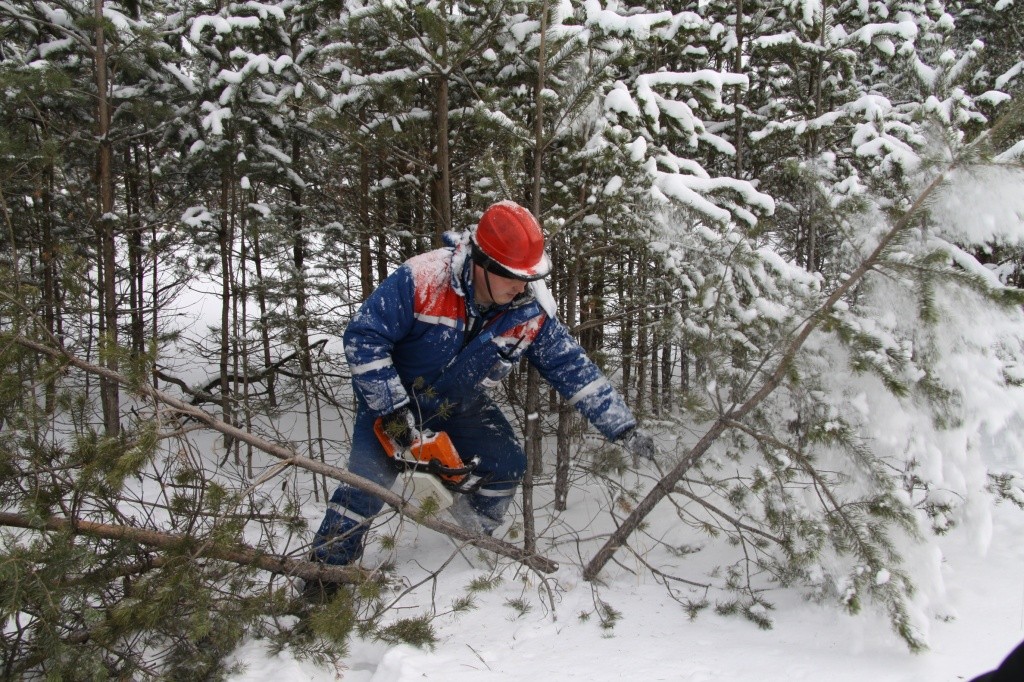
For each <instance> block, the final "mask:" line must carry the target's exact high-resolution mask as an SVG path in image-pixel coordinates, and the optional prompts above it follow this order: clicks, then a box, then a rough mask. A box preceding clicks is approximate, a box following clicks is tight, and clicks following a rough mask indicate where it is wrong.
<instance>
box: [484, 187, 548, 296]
mask: <svg viewBox="0 0 1024 682" xmlns="http://www.w3.org/2000/svg"><path fill="white" fill-rule="evenodd" d="M472 240H473V247H474V248H473V260H474V261H475V262H476V263H477V264H478V265H480V266H481V267H482V268H484V269H485V270H487V271H488V272H492V273H494V274H496V275H498V276H499V277H508V278H510V279H519V280H525V281H532V280H535V279H541V278H542V277H545V276H546V275H547V274H548V273H549V272H551V259H550V258H548V254H547V253H545V251H544V234H543V233H542V232H541V230H540V223H538V222H537V219H536V218H534V217H533V214H532V213H530V212H529V211H527V210H526V209H525V208H523V207H522V206H520V205H519V204H517V203H515V202H513V201H500V202H498V203H496V204H494V205H492V206H491V207H490V208H488V209H487V210H486V211H484V214H483V215H482V216H480V222H479V223H477V226H476V229H475V230H473V232H472Z"/></svg>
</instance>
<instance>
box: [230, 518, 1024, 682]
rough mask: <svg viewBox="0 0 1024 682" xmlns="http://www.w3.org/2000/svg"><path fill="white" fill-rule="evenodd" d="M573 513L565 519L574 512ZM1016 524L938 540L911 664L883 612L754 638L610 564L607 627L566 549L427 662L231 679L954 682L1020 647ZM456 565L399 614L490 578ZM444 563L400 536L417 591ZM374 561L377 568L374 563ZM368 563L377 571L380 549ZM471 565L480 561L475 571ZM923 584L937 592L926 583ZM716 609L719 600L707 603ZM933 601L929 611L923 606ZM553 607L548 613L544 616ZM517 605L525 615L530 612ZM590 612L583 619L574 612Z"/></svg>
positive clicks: (419, 542) (367, 653)
mask: <svg viewBox="0 0 1024 682" xmlns="http://www.w3.org/2000/svg"><path fill="white" fill-rule="evenodd" d="M570 512H572V508H571V507H570ZM1021 538H1024V513H1022V512H1020V511H1019V510H1016V509H1014V508H1012V507H1010V506H1008V505H1005V504H1004V505H1002V506H999V507H997V508H995V510H994V512H993V516H992V534H991V541H990V542H987V541H986V538H985V537H984V536H983V534H982V535H979V533H978V532H977V531H976V530H972V529H970V528H968V527H967V526H964V527H961V528H959V529H956V530H954V531H952V532H951V533H949V534H948V535H947V536H945V537H943V538H941V539H940V547H941V551H942V560H941V564H940V565H941V571H942V573H943V576H942V578H943V579H942V580H941V581H939V582H940V583H941V584H942V585H944V590H945V594H944V595H942V598H941V600H939V601H941V603H931V604H930V608H929V609H928V610H929V611H930V612H933V613H935V614H936V615H935V617H934V618H933V619H932V622H931V627H930V631H929V632H928V633H927V638H928V642H929V646H930V649H929V650H928V651H926V652H925V653H921V654H912V653H909V652H908V650H907V648H906V646H905V645H904V643H903V642H902V641H901V640H899V639H898V638H897V636H896V635H895V634H894V633H893V631H892V629H891V628H890V625H889V623H888V621H887V620H886V618H885V617H884V615H883V614H881V613H879V612H878V611H877V610H873V609H872V608H870V607H869V608H865V609H864V611H863V612H862V613H860V614H858V615H846V614H845V613H842V612H840V611H838V610H837V609H836V608H835V607H833V606H823V605H817V604H813V603H810V602H807V601H804V600H803V599H802V598H801V597H800V596H799V595H797V594H796V593H794V592H788V591H783V590H778V591H776V592H774V593H772V594H771V595H769V600H770V601H771V602H772V603H774V604H775V606H776V608H775V610H774V611H773V612H772V613H771V617H772V618H773V620H774V623H775V625H774V627H773V628H772V629H771V630H761V629H759V628H758V627H757V626H756V625H755V624H753V623H751V622H749V621H747V620H745V619H742V618H740V617H736V616H729V617H726V616H720V615H717V614H716V613H714V611H713V609H705V610H704V611H702V612H701V613H700V614H699V615H698V616H697V617H696V618H695V619H692V620H691V619H690V618H689V616H688V614H687V613H686V611H685V610H684V608H683V607H682V606H681V605H680V604H679V603H678V602H676V601H674V600H673V599H671V598H669V597H668V595H667V593H666V591H665V588H664V587H663V586H662V585H659V584H657V583H656V582H655V580H654V579H653V578H652V577H651V576H650V574H649V573H642V572H641V573H638V574H633V573H631V572H629V571H627V570H625V568H624V566H626V565H628V561H623V564H622V565H616V564H614V563H612V564H609V565H608V567H606V569H605V573H604V574H603V575H604V576H605V577H606V583H605V584H604V585H602V586H601V587H599V588H597V590H598V592H597V595H598V596H599V597H600V598H601V599H602V600H604V601H605V602H607V603H608V604H609V605H610V606H611V607H612V608H614V609H615V610H616V611H617V612H619V614H621V617H620V618H619V619H618V620H617V622H616V623H615V624H614V626H613V627H612V628H610V629H604V628H602V627H601V624H600V623H599V622H598V619H597V618H596V617H594V615H593V613H594V602H595V591H594V589H595V588H594V587H593V586H592V585H591V584H590V583H587V582H585V581H583V580H582V579H581V578H580V567H579V565H578V563H576V564H574V563H572V562H571V554H572V553H573V552H575V551H576V550H575V546H573V547H572V549H570V548H569V545H562V546H558V547H550V551H548V552H546V554H547V555H548V556H552V557H557V558H558V559H560V560H562V565H561V568H560V569H559V571H558V572H557V573H556V574H554V575H552V576H549V577H548V578H549V579H548V581H547V583H546V585H542V584H541V580H540V579H539V577H538V575H536V574H532V573H527V574H525V575H524V574H523V573H521V572H520V573H518V574H517V572H516V570H515V568H514V567H513V566H511V565H507V564H506V565H505V566H504V570H503V571H502V576H503V580H502V581H501V582H500V584H498V586H496V587H494V588H493V589H490V590H487V591H481V592H474V603H475V608H474V609H472V610H470V611H468V612H463V613H460V614H450V613H449V614H448V615H441V616H439V617H437V618H436V619H435V620H434V621H433V623H434V626H435V628H436V632H437V634H438V637H439V642H438V644H437V646H436V647H435V648H434V649H432V650H425V649H418V648H415V647H412V646H408V645H389V644H385V643H382V642H379V641H363V640H358V639H356V640H354V641H353V642H352V645H351V648H350V654H349V656H348V657H347V658H346V659H345V662H344V665H345V668H344V669H342V670H339V671H333V670H325V669H323V668H317V667H315V666H314V665H312V664H310V663H307V662H299V661H296V660H295V659H293V658H291V657H289V656H288V655H287V654H286V655H282V656H269V655H268V654H267V653H266V648H265V647H264V646H263V645H262V644H261V643H260V642H250V643H249V644H247V645H246V646H245V647H243V648H242V649H241V650H239V651H238V652H237V654H236V655H237V658H238V660H239V661H241V662H243V663H244V664H245V666H246V669H245V670H244V672H242V673H240V674H238V675H236V676H235V677H233V678H231V679H232V680H233V682H271V681H273V682H291V681H298V680H316V681H319V680H324V681H326V680H335V679H339V678H341V679H344V680H347V681H349V682H414V681H416V682H420V681H422V680H439V681H444V682H458V681H460V680H465V681H467V682H468V681H470V680H473V681H476V680H495V681H497V680H530V681H532V682H540V681H541V680H556V679H557V680H575V679H579V680H591V681H594V680H619V679H638V680H685V681H692V682H703V681H705V680H709V681H710V680H716V681H721V680H757V681H758V682H773V681H779V682H782V681H786V682H793V681H799V680H818V679H821V680H829V681H830V682H844V681H847V680H848V681H850V682H853V681H857V682H862V681H863V680H872V682H919V681H924V680H928V681H930V682H954V681H956V680H970V679H972V678H973V677H974V676H975V675H978V674H980V673H982V672H985V671H986V670H989V669H992V668H995V667H996V666H997V665H998V664H999V662H1000V661H1001V660H1002V659H1003V657H1004V656H1006V654H1008V653H1009V652H1010V651H1011V650H1012V649H1013V647H1014V646H1015V645H1016V644H1017V643H1018V642H1020V641H1021V640H1024V542H1022V541H1021ZM465 554H466V557H462V556H456V557H455V558H454V559H453V560H452V561H451V563H450V564H449V565H448V567H447V568H446V569H445V570H444V571H443V572H442V574H441V575H440V576H439V578H438V582H437V584H436V589H432V587H434V586H433V585H430V584H428V585H427V586H425V587H420V588H419V589H418V590H416V591H415V592H413V593H412V594H410V595H408V596H407V597H406V598H405V601H403V603H402V605H403V606H406V607H408V608H404V609H402V610H401V612H400V613H401V616H403V617H409V616H414V615H419V614H421V613H424V612H426V611H428V610H429V609H430V607H431V604H430V602H431V600H432V599H433V600H434V607H435V612H436V613H442V614H443V613H445V612H447V611H449V610H450V604H451V601H452V600H453V599H455V598H456V597H458V596H460V595H464V594H466V593H467V591H466V586H467V585H468V584H469V583H470V582H471V581H472V580H474V579H475V578H477V577H480V576H487V575H491V571H490V570H488V568H487V565H486V562H484V561H483V560H482V559H481V558H480V557H479V556H476V555H475V553H473V552H472V551H467V552H466V553H465ZM451 556H452V545H451V543H450V542H449V541H448V540H447V539H446V538H443V537H442V536H440V535H438V534H436V533H434V532H433V531H430V530H428V529H422V528H419V529H417V528H415V527H414V526H412V525H409V526H407V527H406V528H404V530H403V531H402V535H401V540H400V546H399V548H398V557H397V559H398V562H399V566H400V567H401V571H402V574H403V575H404V576H405V577H406V578H407V579H408V580H410V581H413V580H415V579H416V578H417V577H418V576H422V575H424V569H431V568H434V569H436V568H437V567H439V566H440V565H441V564H443V563H444V562H445V561H446V560H448V559H449V558H451ZM380 558H381V557H380V556H379V555H378V556H377V559H378V560H379V559H380ZM367 560H368V561H370V562H372V561H373V552H369V553H368V555H367ZM470 561H472V562H473V563H474V564H476V566H477V567H476V568H473V567H471V565H470ZM924 582H933V580H932V579H931V578H929V579H927V580H925V581H924ZM712 599H713V597H712ZM930 599H932V600H934V599H935V597H934V595H932V596H931V597H930ZM552 602H553V603H554V609H552V608H551V603H552ZM524 607H525V608H526V609H528V610H525V612H524ZM584 613H588V614H591V615H590V617H588V618H583V617H581V614H584Z"/></svg>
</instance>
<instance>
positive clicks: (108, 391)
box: [93, 0, 121, 436]
mask: <svg viewBox="0 0 1024 682" xmlns="http://www.w3.org/2000/svg"><path fill="white" fill-rule="evenodd" d="M103 3H104V0H93V19H94V20H95V21H96V29H95V37H96V44H95V46H94V47H95V53H94V59H95V68H96V126H97V130H96V135H97V138H98V139H99V150H98V152H97V160H96V161H97V162H96V175H97V180H98V184H99V194H100V196H99V201H100V216H99V223H98V226H99V239H100V258H101V261H102V271H103V280H102V286H101V289H102V301H103V304H102V306H101V307H102V310H103V312H102V315H103V330H104V339H103V341H102V343H101V346H100V348H101V350H103V351H104V352H103V357H104V365H105V366H106V367H107V369H109V370H110V371H112V372H116V371H117V370H118V362H117V253H116V245H115V242H114V216H113V213H114V168H113V165H114V164H113V148H112V146H111V143H110V102H109V100H108V99H107V90H108V88H109V83H108V80H107V45H106V35H105V34H104V31H103V24H104V20H103ZM100 401H101V402H102V404H103V427H104V430H105V432H106V434H107V435H108V436H116V435H118V434H119V433H120V432H121V399H120V389H119V387H118V385H117V384H116V383H111V382H110V381H104V380H101V381H100Z"/></svg>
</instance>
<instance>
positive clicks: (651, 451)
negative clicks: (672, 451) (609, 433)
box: [617, 426, 658, 463]
mask: <svg viewBox="0 0 1024 682" xmlns="http://www.w3.org/2000/svg"><path fill="white" fill-rule="evenodd" d="M617 442H618V444H619V445H621V446H622V447H624V448H626V449H627V450H629V451H630V453H632V455H633V462H634V463H635V462H637V461H638V460H641V459H646V460H650V461H652V462H653V461H654V456H655V455H656V454H657V453H658V448H657V446H656V445H655V444H654V438H652V437H651V435H650V434H649V433H647V432H646V431H644V430H643V429H640V428H637V427H636V426H634V427H632V428H631V429H629V430H628V431H626V432H625V433H624V434H622V435H621V436H619V438H618V441H617Z"/></svg>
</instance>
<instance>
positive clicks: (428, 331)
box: [313, 235, 636, 564]
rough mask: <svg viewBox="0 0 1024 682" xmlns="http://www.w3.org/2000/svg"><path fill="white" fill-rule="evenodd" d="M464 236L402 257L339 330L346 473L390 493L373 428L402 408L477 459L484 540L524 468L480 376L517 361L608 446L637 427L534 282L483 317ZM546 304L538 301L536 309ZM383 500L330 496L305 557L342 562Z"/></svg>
mask: <svg viewBox="0 0 1024 682" xmlns="http://www.w3.org/2000/svg"><path fill="white" fill-rule="evenodd" d="M469 248H470V246H469V243H468V236H467V235H462V236H461V238H460V239H459V241H458V242H457V243H455V244H453V245H452V246H449V247H447V248H442V249H437V250H435V251H430V252H428V253H425V254H422V255H420V256H416V257H414V258H411V259H410V260H408V261H406V263H404V264H403V265H402V266H401V267H400V268H399V269H398V270H396V271H395V272H394V273H393V274H392V275H390V276H389V277H388V278H387V279H385V280H384V281H383V282H382V283H381V284H380V286H379V287H378V288H377V289H376V290H375V291H374V292H373V293H372V294H371V295H370V297H369V298H368V299H367V300H366V301H365V302H364V303H363V306H362V307H361V308H360V310H359V312H358V313H356V315H355V316H354V317H353V318H352V320H351V322H350V323H349V325H348V327H347V328H346V330H345V334H344V347H345V354H346V357H347V359H348V363H349V367H350V369H351V371H352V383H353V386H354V388H355V392H356V398H357V410H356V419H355V424H354V426H353V429H352V449H351V453H350V455H349V462H348V470H349V471H350V472H352V473H354V474H356V475H358V476H362V477H364V478H367V479H369V480H371V481H373V482H375V483H378V484H379V485H382V486H384V487H386V488H390V487H391V485H392V484H393V483H394V481H395V478H396V477H397V475H398V471H399V470H398V469H397V468H396V466H395V465H394V464H393V463H392V462H391V461H390V459H389V458H388V457H387V455H386V454H385V452H384V449H383V447H382V446H381V444H380V443H379V442H378V440H377V438H376V435H375V434H374V432H373V423H374V421H375V420H376V419H377V417H380V416H382V415H385V414H388V413H390V412H393V411H394V410H396V409H398V408H400V407H402V406H406V405H408V406H409V407H410V409H411V410H412V412H413V414H414V415H415V416H416V420H417V423H418V424H419V425H420V426H421V427H422V428H425V429H429V430H431V431H435V432H437V431H444V432H446V433H447V434H448V436H449V437H450V438H451V440H452V442H453V444H454V445H455V448H456V449H457V450H458V452H459V455H460V456H461V457H462V459H463V460H464V461H468V460H469V459H471V458H472V457H474V456H476V457H479V458H480V464H479V465H478V466H477V468H476V470H475V473H476V474H478V475H481V476H484V477H487V481H486V483H485V484H484V485H483V486H481V487H480V489H479V490H477V491H476V492H475V493H472V494H470V495H468V496H467V497H468V499H467V500H466V501H467V502H468V504H469V506H470V508H471V509H472V510H473V511H474V512H476V514H477V515H478V516H479V522H480V524H481V526H482V528H483V530H484V532H487V533H491V532H493V531H494V529H496V528H497V527H498V526H499V525H501V523H502V520H503V519H504V517H505V513H506V511H507V510H508V507H509V505H510V504H511V501H512V496H513V495H515V492H516V488H517V486H518V484H519V481H520V480H521V479H522V477H523V473H524V472H525V468H526V456H525V454H524V452H523V448H522V446H521V445H520V444H519V439H518V437H517V436H516V434H515V432H514V430H513V429H512V426H511V425H510V424H509V422H508V420H507V419H506V418H505V416H504V415H503V414H502V412H501V410H500V409H499V407H498V406H497V404H496V403H495V402H494V401H493V400H492V399H491V398H490V397H489V396H488V395H487V391H486V388H485V387H484V386H483V385H482V380H483V379H484V378H485V377H486V376H487V374H488V372H489V371H490V370H491V369H492V368H493V367H494V366H495V365H496V364H497V363H499V362H500V361H501V360H502V359H504V360H505V361H506V362H505V364H506V365H514V364H515V363H516V362H518V360H519V358H520V357H522V356H524V355H525V357H526V359H527V360H528V361H529V362H530V363H531V364H533V365H534V366H535V367H537V369H538V371H539V372H540V374H541V376H542V377H544V378H545V380H547V381H548V382H549V383H550V384H551V385H552V386H553V387H554V388H555V390H557V391H558V392H559V393H561V394H562V395H563V396H564V397H565V398H566V399H568V400H569V402H570V404H572V405H573V406H574V407H575V408H576V409H578V410H579V411H580V412H581V413H582V414H583V415H584V416H585V417H586V418H587V419H588V420H589V421H590V423H591V424H593V425H594V426H595V427H596V428H597V429H598V430H599V431H601V433H602V434H603V435H604V436H605V437H606V438H608V439H609V440H615V439H616V438H617V437H618V436H619V435H621V434H622V433H624V432H625V431H627V430H629V429H630V428H632V427H633V426H635V425H636V419H635V418H634V417H633V415H632V413H631V412H630V410H629V408H628V407H627V406H626V404H625V402H624V401H623V399H622V397H621V395H619V393H618V392H617V391H616V390H615V388H614V387H613V386H612V385H611V384H610V383H609V382H608V380H607V379H606V378H605V377H604V376H603V375H602V374H601V371H600V370H599V369H598V368H597V366H596V365H595V364H594V363H593V362H591V361H590V359H589V358H587V357H586V354H585V353H584V351H583V349H582V348H581V347H580V345H579V344H578V343H577V342H576V340H575V339H573V338H572V336H571V335H570V334H569V331H568V330H567V329H566V328H565V326H564V325H563V324H561V323H560V322H559V321H558V320H557V319H556V318H555V315H554V310H551V309H550V308H551V307H552V306H551V304H550V303H548V301H549V299H550V296H549V295H547V292H546V289H545V288H544V285H543V283H542V282H533V283H531V285H530V288H528V289H527V291H526V292H525V293H524V295H522V296H520V297H519V298H517V299H516V300H515V301H513V302H512V303H511V304H509V305H507V306H503V307H501V308H498V309H496V310H492V311H490V312H489V313H487V314H483V315H482V314H481V312H480V311H479V309H478V308H477V306H476V305H475V304H474V303H473V300H474V299H473V291H472V267H473V266H472V262H471V260H470V259H469V258H467V254H468V250H469ZM542 301H543V302H545V303H546V305H543V306H542V305H541V302H542ZM382 506H383V501H382V500H380V499H379V498H377V497H376V496H374V495H371V494H369V493H366V492H363V491H361V490H359V489H358V488H354V487H352V486H349V485H347V484H344V483H342V484H340V485H339V486H338V488H337V489H336V490H335V491H334V494H333V495H332V496H331V500H330V503H329V504H328V508H327V511H326V513H325V515H324V519H323V521H322V522H321V524H320V527H319V529H318V530H317V533H316V537H315V538H314V542H313V547H314V558H316V559H317V560H320V561H324V562H326V563H330V564H347V563H350V562H352V561H353V560H355V559H356V558H358V557H359V555H360V554H361V553H362V547H363V540H364V537H365V534H366V531H367V530H368V529H369V525H370V523H371V522H372V518H373V517H374V516H375V515H376V514H377V513H378V512H379V511H380V510H381V507H382Z"/></svg>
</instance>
